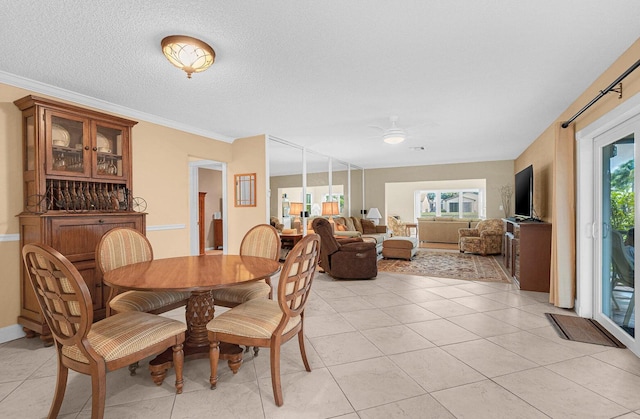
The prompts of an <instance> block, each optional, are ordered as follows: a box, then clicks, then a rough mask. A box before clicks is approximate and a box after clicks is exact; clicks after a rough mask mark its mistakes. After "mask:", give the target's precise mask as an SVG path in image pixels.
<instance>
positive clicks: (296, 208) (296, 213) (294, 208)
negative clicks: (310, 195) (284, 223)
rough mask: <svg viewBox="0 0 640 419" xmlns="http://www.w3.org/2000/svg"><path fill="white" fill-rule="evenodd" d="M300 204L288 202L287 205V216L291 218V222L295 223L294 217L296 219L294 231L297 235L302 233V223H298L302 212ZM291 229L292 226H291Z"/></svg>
mask: <svg viewBox="0 0 640 419" xmlns="http://www.w3.org/2000/svg"><path fill="white" fill-rule="evenodd" d="M302 208H303V205H302V202H290V203H289V214H290V215H291V217H293V222H295V219H296V217H297V218H298V227H297V228H296V230H297V231H298V233H302V222H301V221H300V216H301V214H300V213H301V212H302ZM291 227H293V224H292V225H291Z"/></svg>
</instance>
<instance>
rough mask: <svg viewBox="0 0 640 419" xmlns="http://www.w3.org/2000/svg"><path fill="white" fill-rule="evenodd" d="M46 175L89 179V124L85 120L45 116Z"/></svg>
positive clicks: (46, 113) (56, 115)
mask: <svg viewBox="0 0 640 419" xmlns="http://www.w3.org/2000/svg"><path fill="white" fill-rule="evenodd" d="M44 120H45V143H46V147H45V150H46V157H45V162H46V172H47V174H50V175H62V176H83V177H84V176H88V174H89V170H90V168H89V167H88V165H87V164H86V162H87V157H88V156H89V155H90V154H89V153H90V144H91V142H90V139H89V123H88V120H87V119H85V118H81V117H77V116H74V115H70V114H64V113H59V112H55V111H46V112H45V118H44Z"/></svg>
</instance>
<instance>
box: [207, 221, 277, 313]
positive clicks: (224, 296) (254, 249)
mask: <svg viewBox="0 0 640 419" xmlns="http://www.w3.org/2000/svg"><path fill="white" fill-rule="evenodd" d="M240 255H241V256H258V257H263V258H267V259H272V260H278V259H279V258H280V236H279V235H278V230H276V229H275V227H273V226H271V225H269V224H258V225H257V226H254V227H252V228H251V229H250V230H249V231H248V232H247V234H245V235H244V237H243V238H242V242H241V243H240ZM211 293H212V294H213V301H214V304H216V305H219V306H222V307H235V306H237V305H239V304H242V303H246V302H247V301H250V300H253V299H256V298H267V297H268V298H272V289H271V278H264V279H261V280H259V281H253V282H249V283H246V284H240V285H234V286H232V287H227V288H220V289H215V290H213V291H212V292H211Z"/></svg>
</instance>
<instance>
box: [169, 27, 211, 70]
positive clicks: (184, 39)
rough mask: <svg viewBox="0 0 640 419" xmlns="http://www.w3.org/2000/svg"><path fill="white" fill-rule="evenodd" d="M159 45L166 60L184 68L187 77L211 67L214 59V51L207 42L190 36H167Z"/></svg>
mask: <svg viewBox="0 0 640 419" xmlns="http://www.w3.org/2000/svg"><path fill="white" fill-rule="evenodd" d="M160 45H162V53H163V54H164V56H165V57H167V60H169V62H170V63H171V64H173V65H174V66H176V67H178V68H179V69H181V70H184V71H185V72H186V73H187V77H188V78H191V74H193V73H200V72H202V71H204V70H206V69H207V68H209V67H211V64H213V62H214V61H215V59H216V53H215V51H214V50H213V48H211V46H210V45H209V44H207V43H206V42H203V41H201V40H199V39H196V38H192V37H190V36H186V35H172V36H167V37H166V38H164V39H163V40H162V42H161V43H160Z"/></svg>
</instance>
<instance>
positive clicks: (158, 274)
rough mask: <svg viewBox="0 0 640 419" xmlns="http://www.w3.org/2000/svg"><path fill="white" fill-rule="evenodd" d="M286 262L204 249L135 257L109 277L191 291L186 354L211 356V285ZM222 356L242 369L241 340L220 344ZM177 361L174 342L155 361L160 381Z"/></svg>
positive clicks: (263, 273) (252, 276)
mask: <svg viewBox="0 0 640 419" xmlns="http://www.w3.org/2000/svg"><path fill="white" fill-rule="evenodd" d="M279 270H280V263H279V262H277V261H275V260H272V259H266V258H261V257H255V256H239V255H199V256H182V257H174V258H167V259H154V260H151V261H148V262H140V263H134V264H131V265H127V266H123V267H121V268H117V269H114V270H112V271H109V272H105V273H104V277H103V280H104V283H105V284H107V285H109V286H110V287H114V288H118V289H122V290H139V291H190V292H191V296H190V297H189V300H188V301H187V305H186V310H185V316H186V317H185V319H186V323H187V338H186V340H185V345H184V355H185V358H187V357H195V358H203V357H207V356H209V340H208V337H207V327H206V326H207V323H208V322H209V321H210V320H211V319H213V316H214V311H215V310H214V301H213V296H212V295H211V290H213V289H216V288H224V287H229V286H233V285H236V284H241V283H245V282H249V281H257V280H259V279H263V278H267V277H270V276H272V275H275V274H276V273H278V271H279ZM220 358H221V359H226V360H227V361H228V363H229V367H230V368H231V370H232V371H233V372H234V373H236V372H237V371H238V368H240V364H241V363H242V349H241V348H240V347H238V346H236V345H225V346H224V347H221V348H220ZM171 366H172V351H171V348H169V350H167V351H165V352H164V353H162V354H160V355H158V356H157V357H156V358H155V359H153V360H152V361H151V362H150V363H149V369H150V370H151V375H152V377H153V380H154V382H155V383H156V384H159V383H160V384H161V383H162V381H163V380H164V377H165V376H166V372H167V370H168V369H169V368H171Z"/></svg>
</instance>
